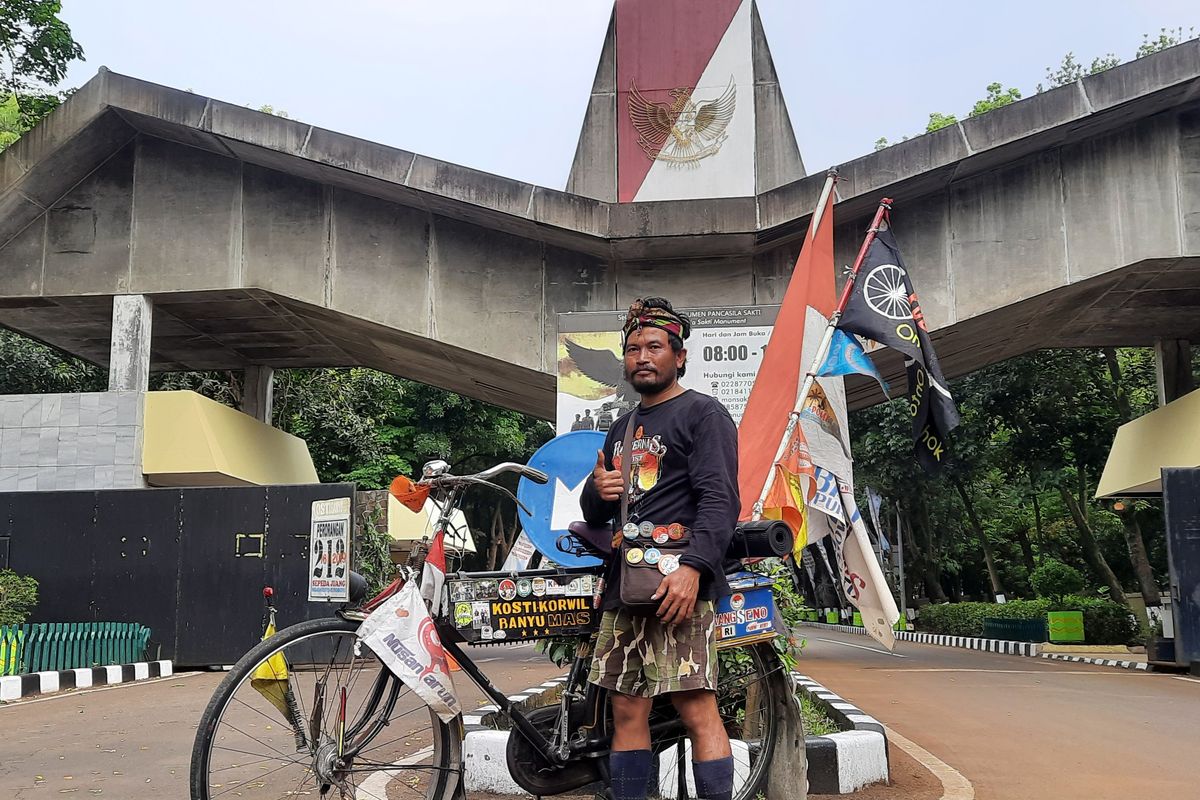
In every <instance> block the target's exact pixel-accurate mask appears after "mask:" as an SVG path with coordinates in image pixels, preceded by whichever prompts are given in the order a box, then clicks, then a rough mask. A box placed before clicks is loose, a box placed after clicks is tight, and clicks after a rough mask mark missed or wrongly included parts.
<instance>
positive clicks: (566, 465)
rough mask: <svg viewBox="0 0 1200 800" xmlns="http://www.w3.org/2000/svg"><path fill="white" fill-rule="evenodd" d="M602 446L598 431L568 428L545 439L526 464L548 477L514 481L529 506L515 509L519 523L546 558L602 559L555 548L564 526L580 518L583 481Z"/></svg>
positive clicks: (569, 563) (584, 562)
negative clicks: (543, 480) (542, 481)
mask: <svg viewBox="0 0 1200 800" xmlns="http://www.w3.org/2000/svg"><path fill="white" fill-rule="evenodd" d="M603 447H604V434H603V433H601V432H600V431H571V432H570V433H564V434H563V435H562V436H556V437H554V438H553V439H551V440H550V441H548V442H546V443H545V444H544V445H542V446H541V447H540V448H538V451H537V452H536V453H534V454H533V458H531V459H529V466H531V467H533V468H534V469H540V470H541V471H542V472H544V473H546V474H547V475H549V476H550V481H549V482H548V483H546V484H545V485H539V484H536V483H534V482H533V481H531V480H529V479H527V478H521V482H520V483H519V484H517V498H518V499H520V501H521V502H522V503H524V504H525V505H526V506H527V507H528V508H529V512H530V513H528V514H526V513H525V512H524V511H523V510H520V509H518V510H517V514H518V515H519V516H520V518H521V525H523V526H524V528H525V533H526V535H527V536H529V539H530V541H532V542H533V546H534V547H536V548H537V549H538V551H539V552H541V554H542V555H543V556H544V557H545V558H548V559H550V560H551V561H553V562H554V563H555V564H559V565H561V566H564V567H594V566H598V565H599V564H600V563H601V561H600V559H598V558H596V557H595V556H586V555H584V556H580V555H575V554H573V553H567V552H564V551H562V550H560V549H559V548H558V537H560V536H564V535H566V534H567V533H568V531H567V526H568V525H570V524H571V523H572V522H578V521H580V520H582V519H583V512H582V511H580V510H579V495H580V493H581V492H582V491H583V484H584V482H585V481H586V480H587V478H588V476H589V475H591V474H592V470H593V469H595V467H596V451H597V450H600V449H601V448H603Z"/></svg>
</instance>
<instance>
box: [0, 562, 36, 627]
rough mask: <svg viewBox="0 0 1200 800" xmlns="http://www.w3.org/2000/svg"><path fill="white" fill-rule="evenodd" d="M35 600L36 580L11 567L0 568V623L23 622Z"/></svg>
mask: <svg viewBox="0 0 1200 800" xmlns="http://www.w3.org/2000/svg"><path fill="white" fill-rule="evenodd" d="M37 601H38V582H37V581H36V580H34V579H33V578H30V577H28V576H22V575H18V574H17V573H15V572H13V571H12V570H11V569H0V625H21V624H23V623H24V622H25V620H27V619H28V618H29V612H30V611H32V610H33V607H34V606H36V605H37Z"/></svg>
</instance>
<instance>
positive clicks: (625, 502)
mask: <svg viewBox="0 0 1200 800" xmlns="http://www.w3.org/2000/svg"><path fill="white" fill-rule="evenodd" d="M636 428H637V406H634V408H633V412H632V413H631V414H630V415H629V422H627V423H626V424H625V439H624V443H623V444H622V446H621V485H622V486H624V487H625V490H624V491H622V492H621V519H620V520H619V527H624V526H625V523H626V522H629V476H630V474H631V473H632V471H633V432H634V430H636Z"/></svg>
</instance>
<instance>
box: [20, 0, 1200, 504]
mask: <svg viewBox="0 0 1200 800" xmlns="http://www.w3.org/2000/svg"><path fill="white" fill-rule="evenodd" d="M704 8H705V9H706V10H705V11H704V12H703V13H691V12H690V9H691V6H690V5H689V4H685V3H683V2H682V0H660V2H656V3H648V2H638V1H637V0H618V1H617V3H616V5H615V9H614V14H613V18H612V21H611V23H610V26H609V29H608V32H607V38H606V41H605V46H604V49H603V52H602V55H601V59H600V64H599V67H598V69H597V73H596V78H595V82H594V85H593V88H592V92H591V96H590V100H589V104H588V110H587V113H586V117H585V121H584V126H583V130H582V133H581V135H580V139H579V146H578V150H577V153H576V156H575V161H574V164H573V167H572V171H571V176H570V178H569V180H568V184H567V191H557V190H553V189H547V188H544V187H538V186H532V185H529V184H525V183H521V182H519V181H514V180H509V179H506V178H502V177H498V176H495V175H489V174H485V173H481V172H478V171H475V170H472V169H469V168H467V167H463V166H458V165H455V164H449V163H446V162H442V161H438V160H435V159H431V158H428V157H425V156H421V155H418V154H414V153H410V152H407V151H403V150H398V149H395V148H391V147H387V146H384V145H380V144H375V143H372V142H367V141H363V140H361V139H356V138H353V137H350V136H346V135H342V134H338V133H335V132H332V131H328V130H323V129H320V128H316V127H314V126H311V125H307V124H304V123H302V122H299V121H295V120H290V119H283V118H279V117H274V116H270V115H266V114H261V113H258V112H255V111H251V110H248V109H246V108H242V107H239V106H236V105H232V104H228V103H224V102H221V101H219V100H215V99H210V98H206V97H202V96H199V95H196V94H192V93H189V92H184V91H179V90H175V89H170V88H166V87H163V86H158V85H155V84H152V83H147V82H144V81H141V80H137V79H135V78H130V77H125V76H122V75H118V74H116V73H113V72H110V71H108V70H106V69H101V71H100V72H99V74H98V75H97V76H96V77H95V78H93V79H92V80H91V81H90V82H88V83H87V84H86V85H85V86H83V87H82V88H80V89H79V90H78V91H77V92H76V93H75V94H74V95H73V96H72V97H71V98H70V99H69V100H68V101H67V102H66V103H64V104H63V106H62V107H61V108H59V109H58V110H56V111H55V112H54V113H53V114H52V115H50V116H49V117H48V118H47V119H46V120H44V121H43V122H42V123H41V124H39V125H38V127H37V128H35V129H34V130H33V131H31V132H30V133H29V134H27V135H26V136H24V137H23V138H22V139H20V140H19V141H18V142H16V143H15V144H14V145H12V146H11V147H9V148H8V149H7V150H6V151H5V152H4V153H3V154H2V155H0V324H3V325H5V326H7V327H10V328H12V329H14V330H17V331H20V332H21V333H23V334H26V335H28V336H32V337H34V338H37V339H40V340H41V341H44V342H46V343H49V344H51V345H53V346H55V347H58V348H60V349H62V350H64V351H66V352H69V353H72V354H74V355H77V356H80V357H83V358H86V359H88V360H90V361H92V362H95V363H97V364H102V365H104V364H107V365H108V366H109V369H110V389H112V390H113V391H130V392H135V393H140V392H144V391H145V390H146V388H147V379H148V375H149V373H150V372H151V371H154V370H192V369H194V370H209V369H246V370H248V375H249V376H251V380H250V381H248V384H249V386H250V387H251V389H252V390H251V391H248V392H247V394H248V395H249V396H250V398H251V400H250V401H249V404H248V406H247V410H248V411H250V412H251V413H253V414H254V415H255V416H257V417H258V418H260V419H264V420H269V406H270V400H269V395H270V377H271V371H272V370H273V369H278V368H285V367H326V366H350V365H364V366H369V367H373V368H376V369H380V370H384V371H386V372H390V373H393V374H396V375H401V376H405V377H408V378H412V379H415V380H419V381H422V382H425V383H430V384H433V385H437V386H441V387H444V388H447V389H451V390H454V391H457V392H460V393H462V394H465V395H469V396H472V397H476V398H479V399H482V400H486V401H489V402H492V403H495V404H498V405H501V406H505V407H508V408H514V409H518V410H521V411H524V412H527V413H531V414H535V415H537V416H540V417H543V418H551V417H552V416H553V414H554V405H555V377H554V375H555V359H556V330H555V322H554V320H555V315H556V314H558V313H560V312H566V311H597V310H606V309H617V308H623V307H624V306H625V305H626V304H627V303H628V301H629V300H631V299H632V298H634V297H637V296H641V295H645V294H647V293H653V294H662V295H666V296H668V297H671V298H672V300H673V301H675V302H676V304H677V305H682V306H689V305H692V306H694V305H712V304H714V303H719V304H771V303H777V302H779V300H780V299H781V298H782V295H783V291H784V289H785V288H786V284H787V280H788V278H789V276H790V274H791V270H792V266H793V263H794V261H795V258H796V255H797V252H798V249H799V242H800V240H801V239H802V237H803V234H804V231H805V229H806V226H807V224H808V219H809V216H810V214H811V212H812V209H813V206H814V205H815V203H816V199H817V195H818V193H819V191H820V188H821V184H822V182H823V181H824V174H815V175H812V176H806V175H805V171H804V165H803V162H802V160H801V158H800V154H799V151H798V148H797V147H796V140H795V137H794V135H793V133H792V126H791V122H790V119H789V116H788V112H787V109H786V107H785V105H784V102H783V97H782V94H781V93H780V90H779V85H778V79H777V76H776V74H775V70H774V66H773V64H772V61H771V57H770V52H769V49H768V47H767V42H766V37H765V35H764V32H763V29H762V25H761V22H760V20H759V17H758V14H757V10H756V9H755V7H754V3H753V0H719V2H712V3H706V4H705V5H704ZM828 117H829V115H824V117H823V118H824V119H827V120H828ZM805 124H809V123H808V122H806V123H805ZM822 124H834V122H833V120H828V121H826V122H823V123H822ZM840 174H841V176H842V179H843V180H842V182H841V183H840V184H839V192H840V202H838V203H837V204H836V206H835V209H834V213H835V214H836V220H837V222H838V224H837V228H836V234H835V236H836V242H837V244H836V248H837V252H838V260H839V262H845V263H848V262H849V261H850V260H851V259H852V255H853V252H854V251H855V250H856V249H857V247H858V245H859V243H860V241H861V237H862V234H863V233H864V227H865V225H866V223H867V221H868V220H869V217H870V214H871V212H872V211H873V210H874V207H875V206H876V204H877V202H878V200H879V198H880V197H882V196H885V195H887V196H891V197H893V198H895V200H896V205H895V211H894V213H893V222H894V225H895V229H896V234H897V237H898V239H899V242H900V245H901V247H902V248H903V249H904V253H905V256H906V259H907V261H908V264H909V266H910V268H911V270H912V272H913V273H914V276H915V277H914V283H915V285H916V286H917V287H918V289H919V291H920V292H921V298H922V308H923V310H924V313H925V315H926V318H927V320H928V322H929V324H930V328H931V330H932V331H933V335H934V339H935V340H936V341H937V346H938V353H939V356H940V358H941V362H942V366H943V368H944V369H945V372H946V373H947V375H948V376H950V377H954V376H956V375H962V374H964V373H967V372H969V371H971V370H975V369H978V368H980V367H983V366H986V365H987V364H990V363H993V362H996V361H1000V360H1003V359H1005V358H1008V357H1011V356H1014V355H1018V354H1021V353H1024V352H1028V351H1031V350H1034V349H1037V348H1041V347H1071V346H1102V345H1105V346H1108V345H1112V346H1134V345H1139V346H1151V345H1156V344H1157V345H1158V346H1159V348H1160V353H1161V354H1162V359H1161V363H1162V365H1163V370H1162V373H1163V382H1164V386H1165V391H1166V393H1167V394H1168V395H1171V396H1174V395H1175V394H1178V393H1179V392H1181V391H1182V390H1184V389H1186V388H1187V386H1188V385H1189V382H1190V374H1185V372H1186V371H1185V370H1184V369H1183V368H1182V367H1183V365H1184V364H1186V361H1187V359H1186V353H1187V347H1188V346H1187V342H1188V341H1189V340H1193V339H1196V338H1198V337H1200V42H1197V41H1192V42H1188V43H1185V44H1182V45H1179V46H1177V47H1174V48H1171V49H1169V50H1166V51H1164V52H1161V53H1158V54H1156V55H1152V56H1149V57H1146V58H1142V59H1138V60H1137V61H1134V62H1132V63H1129V64H1125V65H1122V66H1120V67H1116V68H1114V69H1111V70H1108V71H1105V72H1103V73H1099V74H1097V75H1093V76H1089V77H1086V78H1083V79H1082V80H1079V81H1076V82H1074V83H1071V84H1069V85H1066V86H1063V87H1060V88H1057V89H1053V90H1051V91H1048V92H1044V93H1041V94H1038V95H1036V96H1034V97H1031V98H1029V99H1027V100H1023V101H1020V102H1017V103H1014V104H1012V105H1010V106H1007V107H1004V108H1001V109H997V110H995V111H992V112H990V113H988V114H986V115H984V116H981V117H978V118H971V119H967V120H964V121H963V122H961V123H958V124H956V125H953V126H950V127H947V128H943V129H942V130H939V131H937V132H934V133H930V134H926V135H923V136H918V137H916V138H914V139H910V140H908V141H906V142H902V143H899V144H897V145H894V146H892V147H889V148H887V149H885V150H882V151H880V152H876V153H872V154H870V155H866V156H864V157H862V158H859V159H856V160H854V161H851V162H849V163H848V164H843V165H841V166H840ZM882 367H883V371H884V372H885V374H886V375H887V376H888V377H889V378H891V379H899V376H900V374H901V372H902V368H901V365H900V364H899V362H898V360H894V361H893V360H891V359H889V358H888V357H887V356H884V357H883V358H882ZM1172 385H1174V388H1171V387H1172ZM877 391H878V390H877V389H876V388H875V387H874V385H873V384H868V383H867V382H866V381H856V380H854V379H850V380H848V381H847V393H848V398H849V401H850V403H851V405H852V407H853V406H863V405H867V404H870V403H873V402H876V401H877V400H878V399H880V398H879V396H878V395H877ZM1167 399H1170V398H1169V397H1168V398H1167ZM35 416H38V419H37V420H36V421H33V420H21V421H17V422H15V423H13V422H12V421H9V420H6V421H5V422H4V426H5V429H6V430H9V429H13V430H16V429H20V428H22V427H23V426H27V425H34V426H45V425H47V424H53V423H54V420H53V419H42V417H41V416H40V415H35ZM129 424H130V425H132V426H134V427H135V428H136V426H138V425H140V424H141V423H140V422H139V421H138V420H136V419H133V420H131V421H130V423H129ZM23 466H24V464H15V465H14V464H10V463H9V462H7V461H4V462H0V487H3V485H4V484H3V482H2V481H3V480H4V475H3V474H2V471H3V470H4V469H6V468H10V469H19V468H22V467H23ZM122 474H127V473H122ZM107 475H108V473H105V477H106V478H107ZM140 480H141V479H140V477H137V478H135V479H131V481H132V482H123V481H121V480H116V479H113V482H108V483H106V482H104V480H101V479H100V478H98V477H96V475H95V472H94V471H93V473H92V474H91V476H90V477H89V476H87V475H85V476H83V477H81V478H80V479H79V481H78V482H76V484H74V485H73V486H72V487H68V486H65V485H62V486H57V488H101V487H105V486H107V487H112V486H131V485H144V484H142V483H140ZM14 488H15V487H14Z"/></svg>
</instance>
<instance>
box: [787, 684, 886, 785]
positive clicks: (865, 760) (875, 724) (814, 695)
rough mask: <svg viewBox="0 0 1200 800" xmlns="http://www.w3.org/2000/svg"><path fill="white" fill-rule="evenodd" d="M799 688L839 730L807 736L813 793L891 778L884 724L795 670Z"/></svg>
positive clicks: (806, 743) (809, 779)
mask: <svg viewBox="0 0 1200 800" xmlns="http://www.w3.org/2000/svg"><path fill="white" fill-rule="evenodd" d="M792 678H793V680H795V682H796V686H797V688H799V689H800V691H802V692H804V693H805V694H806V695H808V697H809V698H810V699H811V700H812V701H813V702H815V703H817V704H818V705H820V706H821V707H822V708H824V709H825V712H826V713H827V714H829V716H830V717H832V718H833V721H834V722H835V723H836V724H837V726H838V727H839V728H842V730H841V732H839V733H831V734H829V735H827V736H805V737H804V752H805V755H806V757H807V758H808V791H809V792H810V793H812V794H849V793H851V792H856V791H858V790H859V789H861V788H862V787H864V786H867V785H868V784H872V783H879V782H881V781H886V780H887V779H888V752H887V734H886V733H885V732H884V729H883V725H882V724H880V722H879V721H878V720H877V719H875V718H874V717H872V716H871V715H870V714H867V713H865V712H864V711H862V710H861V709H860V708H858V707H857V706H855V705H854V704H853V703H848V702H846V701H845V700H843V699H842V698H841V697H838V696H837V695H836V694H834V693H833V692H831V691H829V690H828V689H826V688H825V687H824V686H822V685H821V684H819V683H817V682H816V681H814V680H813V679H812V678H809V677H808V676H807V675H801V674H800V673H798V672H793V673H792Z"/></svg>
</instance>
